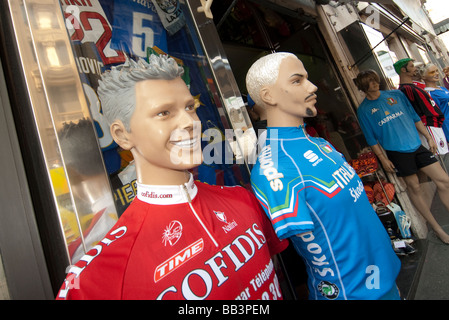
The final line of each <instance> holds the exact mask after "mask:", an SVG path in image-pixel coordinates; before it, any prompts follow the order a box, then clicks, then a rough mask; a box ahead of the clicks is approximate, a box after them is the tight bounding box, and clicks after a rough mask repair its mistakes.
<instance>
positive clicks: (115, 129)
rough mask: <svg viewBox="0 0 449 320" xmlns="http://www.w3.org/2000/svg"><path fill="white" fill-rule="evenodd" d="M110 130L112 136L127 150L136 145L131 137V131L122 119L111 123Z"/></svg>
mask: <svg viewBox="0 0 449 320" xmlns="http://www.w3.org/2000/svg"><path fill="white" fill-rule="evenodd" d="M110 130H111V135H112V138H113V139H114V141H115V142H116V143H117V144H118V145H119V146H120V147H122V148H123V149H125V150H131V148H132V147H133V146H134V145H133V143H132V141H131V139H130V138H131V137H130V133H129V132H128V130H126V128H125V125H124V124H123V122H122V121H121V120H115V121H114V122H113V123H112V124H111V127H110Z"/></svg>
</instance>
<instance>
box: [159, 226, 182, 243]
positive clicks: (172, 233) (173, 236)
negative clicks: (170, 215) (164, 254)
mask: <svg viewBox="0 0 449 320" xmlns="http://www.w3.org/2000/svg"><path fill="white" fill-rule="evenodd" d="M181 236H182V224H181V222H179V221H177V220H173V221H172V222H170V224H169V225H168V226H167V227H165V229H164V232H163V233H162V242H163V243H164V246H167V243H169V244H170V246H172V247H173V246H174V245H175V244H176V243H177V242H178V241H179V239H180V238H181Z"/></svg>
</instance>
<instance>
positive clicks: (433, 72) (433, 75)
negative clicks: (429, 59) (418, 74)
mask: <svg viewBox="0 0 449 320" xmlns="http://www.w3.org/2000/svg"><path fill="white" fill-rule="evenodd" d="M423 80H424V82H426V83H427V82H432V83H433V82H437V81H438V80H440V74H439V73H438V68H437V67H436V66H431V67H429V69H427V72H426V73H425V74H424V75H423Z"/></svg>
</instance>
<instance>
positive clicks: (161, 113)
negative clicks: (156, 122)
mask: <svg viewBox="0 0 449 320" xmlns="http://www.w3.org/2000/svg"><path fill="white" fill-rule="evenodd" d="M168 115H170V111H162V112H159V113H158V114H157V116H158V117H166V116H168Z"/></svg>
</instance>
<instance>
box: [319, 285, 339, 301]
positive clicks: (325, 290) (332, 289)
mask: <svg viewBox="0 0 449 320" xmlns="http://www.w3.org/2000/svg"><path fill="white" fill-rule="evenodd" d="M318 291H319V292H320V293H321V295H322V296H323V297H325V298H327V299H330V300H334V299H336V298H337V297H338V294H339V293H340V290H339V289H338V287H337V285H336V284H334V283H331V282H329V281H321V282H320V283H319V284H318Z"/></svg>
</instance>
